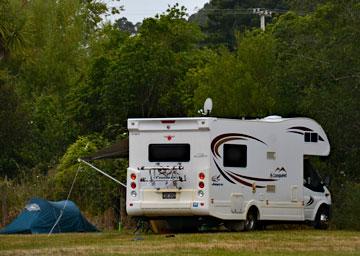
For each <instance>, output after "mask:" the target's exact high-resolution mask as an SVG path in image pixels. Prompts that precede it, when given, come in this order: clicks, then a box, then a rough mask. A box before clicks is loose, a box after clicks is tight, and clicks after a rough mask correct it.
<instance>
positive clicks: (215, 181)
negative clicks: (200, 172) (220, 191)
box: [211, 174, 224, 186]
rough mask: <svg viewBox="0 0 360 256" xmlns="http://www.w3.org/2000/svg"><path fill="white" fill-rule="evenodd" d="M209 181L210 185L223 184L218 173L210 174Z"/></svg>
mask: <svg viewBox="0 0 360 256" xmlns="http://www.w3.org/2000/svg"><path fill="white" fill-rule="evenodd" d="M211 181H212V183H211V185H212V186H223V185H224V184H223V183H222V182H220V174H219V175H214V176H212V177H211Z"/></svg>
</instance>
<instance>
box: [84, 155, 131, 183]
mask: <svg viewBox="0 0 360 256" xmlns="http://www.w3.org/2000/svg"><path fill="white" fill-rule="evenodd" d="M78 162H82V163H84V164H86V165H87V166H90V167H91V168H93V169H94V170H95V171H98V172H100V173H101V174H102V175H105V176H106V177H108V178H109V179H112V180H113V181H115V182H116V183H118V184H120V185H121V186H123V187H124V188H126V185H125V184H124V183H122V182H121V181H119V180H117V179H115V178H114V177H112V176H110V175H109V174H107V173H105V172H103V171H102V170H100V169H99V168H97V167H96V166H94V165H92V164H90V163H89V162H86V161H85V160H83V159H81V158H78Z"/></svg>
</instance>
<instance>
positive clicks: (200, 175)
mask: <svg viewBox="0 0 360 256" xmlns="http://www.w3.org/2000/svg"><path fill="white" fill-rule="evenodd" d="M199 179H200V180H203V179H205V173H203V172H200V173H199Z"/></svg>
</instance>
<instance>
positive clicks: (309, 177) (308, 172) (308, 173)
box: [304, 159, 325, 192]
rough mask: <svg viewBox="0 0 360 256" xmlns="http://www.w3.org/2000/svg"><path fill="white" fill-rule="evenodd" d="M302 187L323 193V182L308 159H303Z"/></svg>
mask: <svg viewBox="0 0 360 256" xmlns="http://www.w3.org/2000/svg"><path fill="white" fill-rule="evenodd" d="M304 186H305V187H307V188H308V189H310V190H312V191H315V192H324V191H325V190H324V185H323V182H322V180H321V178H320V176H319V174H318V172H317V171H316V170H315V168H314V167H313V166H312V165H311V163H310V160H309V159H304Z"/></svg>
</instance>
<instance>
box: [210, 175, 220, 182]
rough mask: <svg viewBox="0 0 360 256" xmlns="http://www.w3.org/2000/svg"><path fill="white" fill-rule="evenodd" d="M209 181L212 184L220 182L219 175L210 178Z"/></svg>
mask: <svg viewBox="0 0 360 256" xmlns="http://www.w3.org/2000/svg"><path fill="white" fill-rule="evenodd" d="M211 181H212V182H219V181H220V174H219V175H217V176H216V175H214V176H212V177H211Z"/></svg>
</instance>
